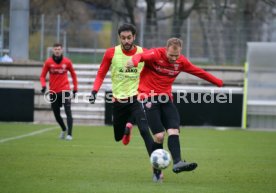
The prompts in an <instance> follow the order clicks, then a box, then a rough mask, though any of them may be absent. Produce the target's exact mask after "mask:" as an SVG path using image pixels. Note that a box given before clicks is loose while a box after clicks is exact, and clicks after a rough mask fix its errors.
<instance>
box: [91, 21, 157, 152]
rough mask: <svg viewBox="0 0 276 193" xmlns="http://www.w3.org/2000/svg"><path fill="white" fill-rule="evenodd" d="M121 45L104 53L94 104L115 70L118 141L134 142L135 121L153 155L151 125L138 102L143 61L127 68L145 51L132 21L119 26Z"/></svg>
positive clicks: (114, 106)
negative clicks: (108, 75)
mask: <svg viewBox="0 0 276 193" xmlns="http://www.w3.org/2000/svg"><path fill="white" fill-rule="evenodd" d="M118 35H119V40H120V45H117V46H115V47H111V48H108V49H107V50H106V52H105V54H104V57H103V60H102V63H101V65H100V68H99V70H98V73H97V76H96V80H95V82H94V85H93V88H92V92H91V96H90V99H89V101H90V103H92V104H93V103H95V100H96V94H97V92H98V91H99V89H100V87H101V85H102V83H103V80H104V78H105V76H106V74H107V72H108V70H109V69H110V70H111V80H112V95H113V113H112V114H113V129H114V137H115V140H116V141H121V140H122V143H123V144H124V145H127V144H128V143H129V142H130V137H131V130H132V127H133V124H134V120H135V122H136V124H137V126H138V128H139V132H140V135H141V136H142V138H143V140H144V143H145V145H146V148H147V152H148V154H149V155H150V154H151V152H152V151H151V148H152V144H153V139H152V136H151V133H150V131H149V128H148V124H147V120H146V118H145V114H144V110H143V109H142V105H141V103H139V102H138V101H137V94H138V91H137V89H138V83H139V77H140V72H141V70H142V68H143V65H144V64H143V63H139V65H138V64H137V66H136V67H134V68H130V69H128V70H126V69H125V63H126V62H127V61H128V60H129V59H130V58H131V56H133V55H134V54H136V53H142V52H143V50H144V49H143V48H141V47H140V46H137V45H135V44H134V40H135V38H136V28H135V26H133V25H131V24H123V25H121V26H120V27H119V28H118Z"/></svg>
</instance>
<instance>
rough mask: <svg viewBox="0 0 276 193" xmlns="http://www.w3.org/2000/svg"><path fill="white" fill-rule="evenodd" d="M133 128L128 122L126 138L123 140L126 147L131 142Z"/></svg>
mask: <svg viewBox="0 0 276 193" xmlns="http://www.w3.org/2000/svg"><path fill="white" fill-rule="evenodd" d="M132 127H133V125H132V124H131V123H129V122H128V123H127V124H126V128H125V133H124V136H123V139H122V143H123V144H124V145H127V144H129V142H130V137H131V130H132Z"/></svg>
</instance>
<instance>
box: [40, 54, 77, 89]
mask: <svg viewBox="0 0 276 193" xmlns="http://www.w3.org/2000/svg"><path fill="white" fill-rule="evenodd" d="M68 71H69V72H70V73H71V77H72V79H73V85H74V88H73V90H75V91H77V90H78V81H77V75H76V72H75V70H74V68H73V64H72V62H71V61H70V60H69V59H68V58H66V57H63V59H62V61H61V62H60V63H59V64H57V63H56V62H55V61H54V60H53V58H52V57H50V58H48V59H47V60H46V61H45V63H44V66H43V68H42V72H41V75H40V83H41V86H42V87H44V86H46V75H47V73H48V72H49V73H50V77H49V89H50V90H52V91H54V92H56V93H58V92H61V91H63V90H71V89H70V83H69V80H68V74H67V72H68Z"/></svg>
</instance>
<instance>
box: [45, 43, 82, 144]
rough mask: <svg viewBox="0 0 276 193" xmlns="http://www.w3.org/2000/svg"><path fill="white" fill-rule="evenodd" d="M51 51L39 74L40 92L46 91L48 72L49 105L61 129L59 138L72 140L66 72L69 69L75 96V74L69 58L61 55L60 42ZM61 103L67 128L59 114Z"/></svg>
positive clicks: (76, 86)
mask: <svg viewBox="0 0 276 193" xmlns="http://www.w3.org/2000/svg"><path fill="white" fill-rule="evenodd" d="M52 51H53V55H52V57H50V58H48V59H47V60H46V61H45V63H44V66H43V68H42V72H41V75H40V82H41V86H42V89H41V92H42V93H43V94H45V92H46V89H47V88H46V75H47V73H48V72H49V73H50V77H49V86H50V89H49V92H50V100H51V107H52V110H53V112H54V116H55V118H56V121H57V122H58V124H59V125H60V127H61V130H62V132H61V134H60V139H66V140H72V139H73V138H72V130H73V118H72V112H71V89H70V84H69V81H68V75H67V72H68V71H69V72H70V73H71V76H72V79H73V85H74V88H73V97H75V94H76V93H77V91H78V81H77V75H76V72H75V70H74V68H73V64H72V62H71V61H70V59H68V58H66V57H64V56H63V54H62V53H63V49H62V45H61V44H60V43H55V44H54V46H53V50H52ZM62 104H63V105H64V110H65V114H66V117H67V127H68V129H67V128H66V126H65V124H64V122H63V119H62V117H61V115H60V108H61V107H62ZM66 132H67V133H66ZM66 134H67V136H66Z"/></svg>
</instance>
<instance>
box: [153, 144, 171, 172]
mask: <svg viewBox="0 0 276 193" xmlns="http://www.w3.org/2000/svg"><path fill="white" fill-rule="evenodd" d="M170 162H171V156H170V153H169V152H167V151H166V150H164V149H157V150H155V151H153V152H152V154H151V155H150V163H151V164H152V166H153V167H154V168H155V169H159V170H163V169H165V168H167V167H168V166H169V165H170Z"/></svg>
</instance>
